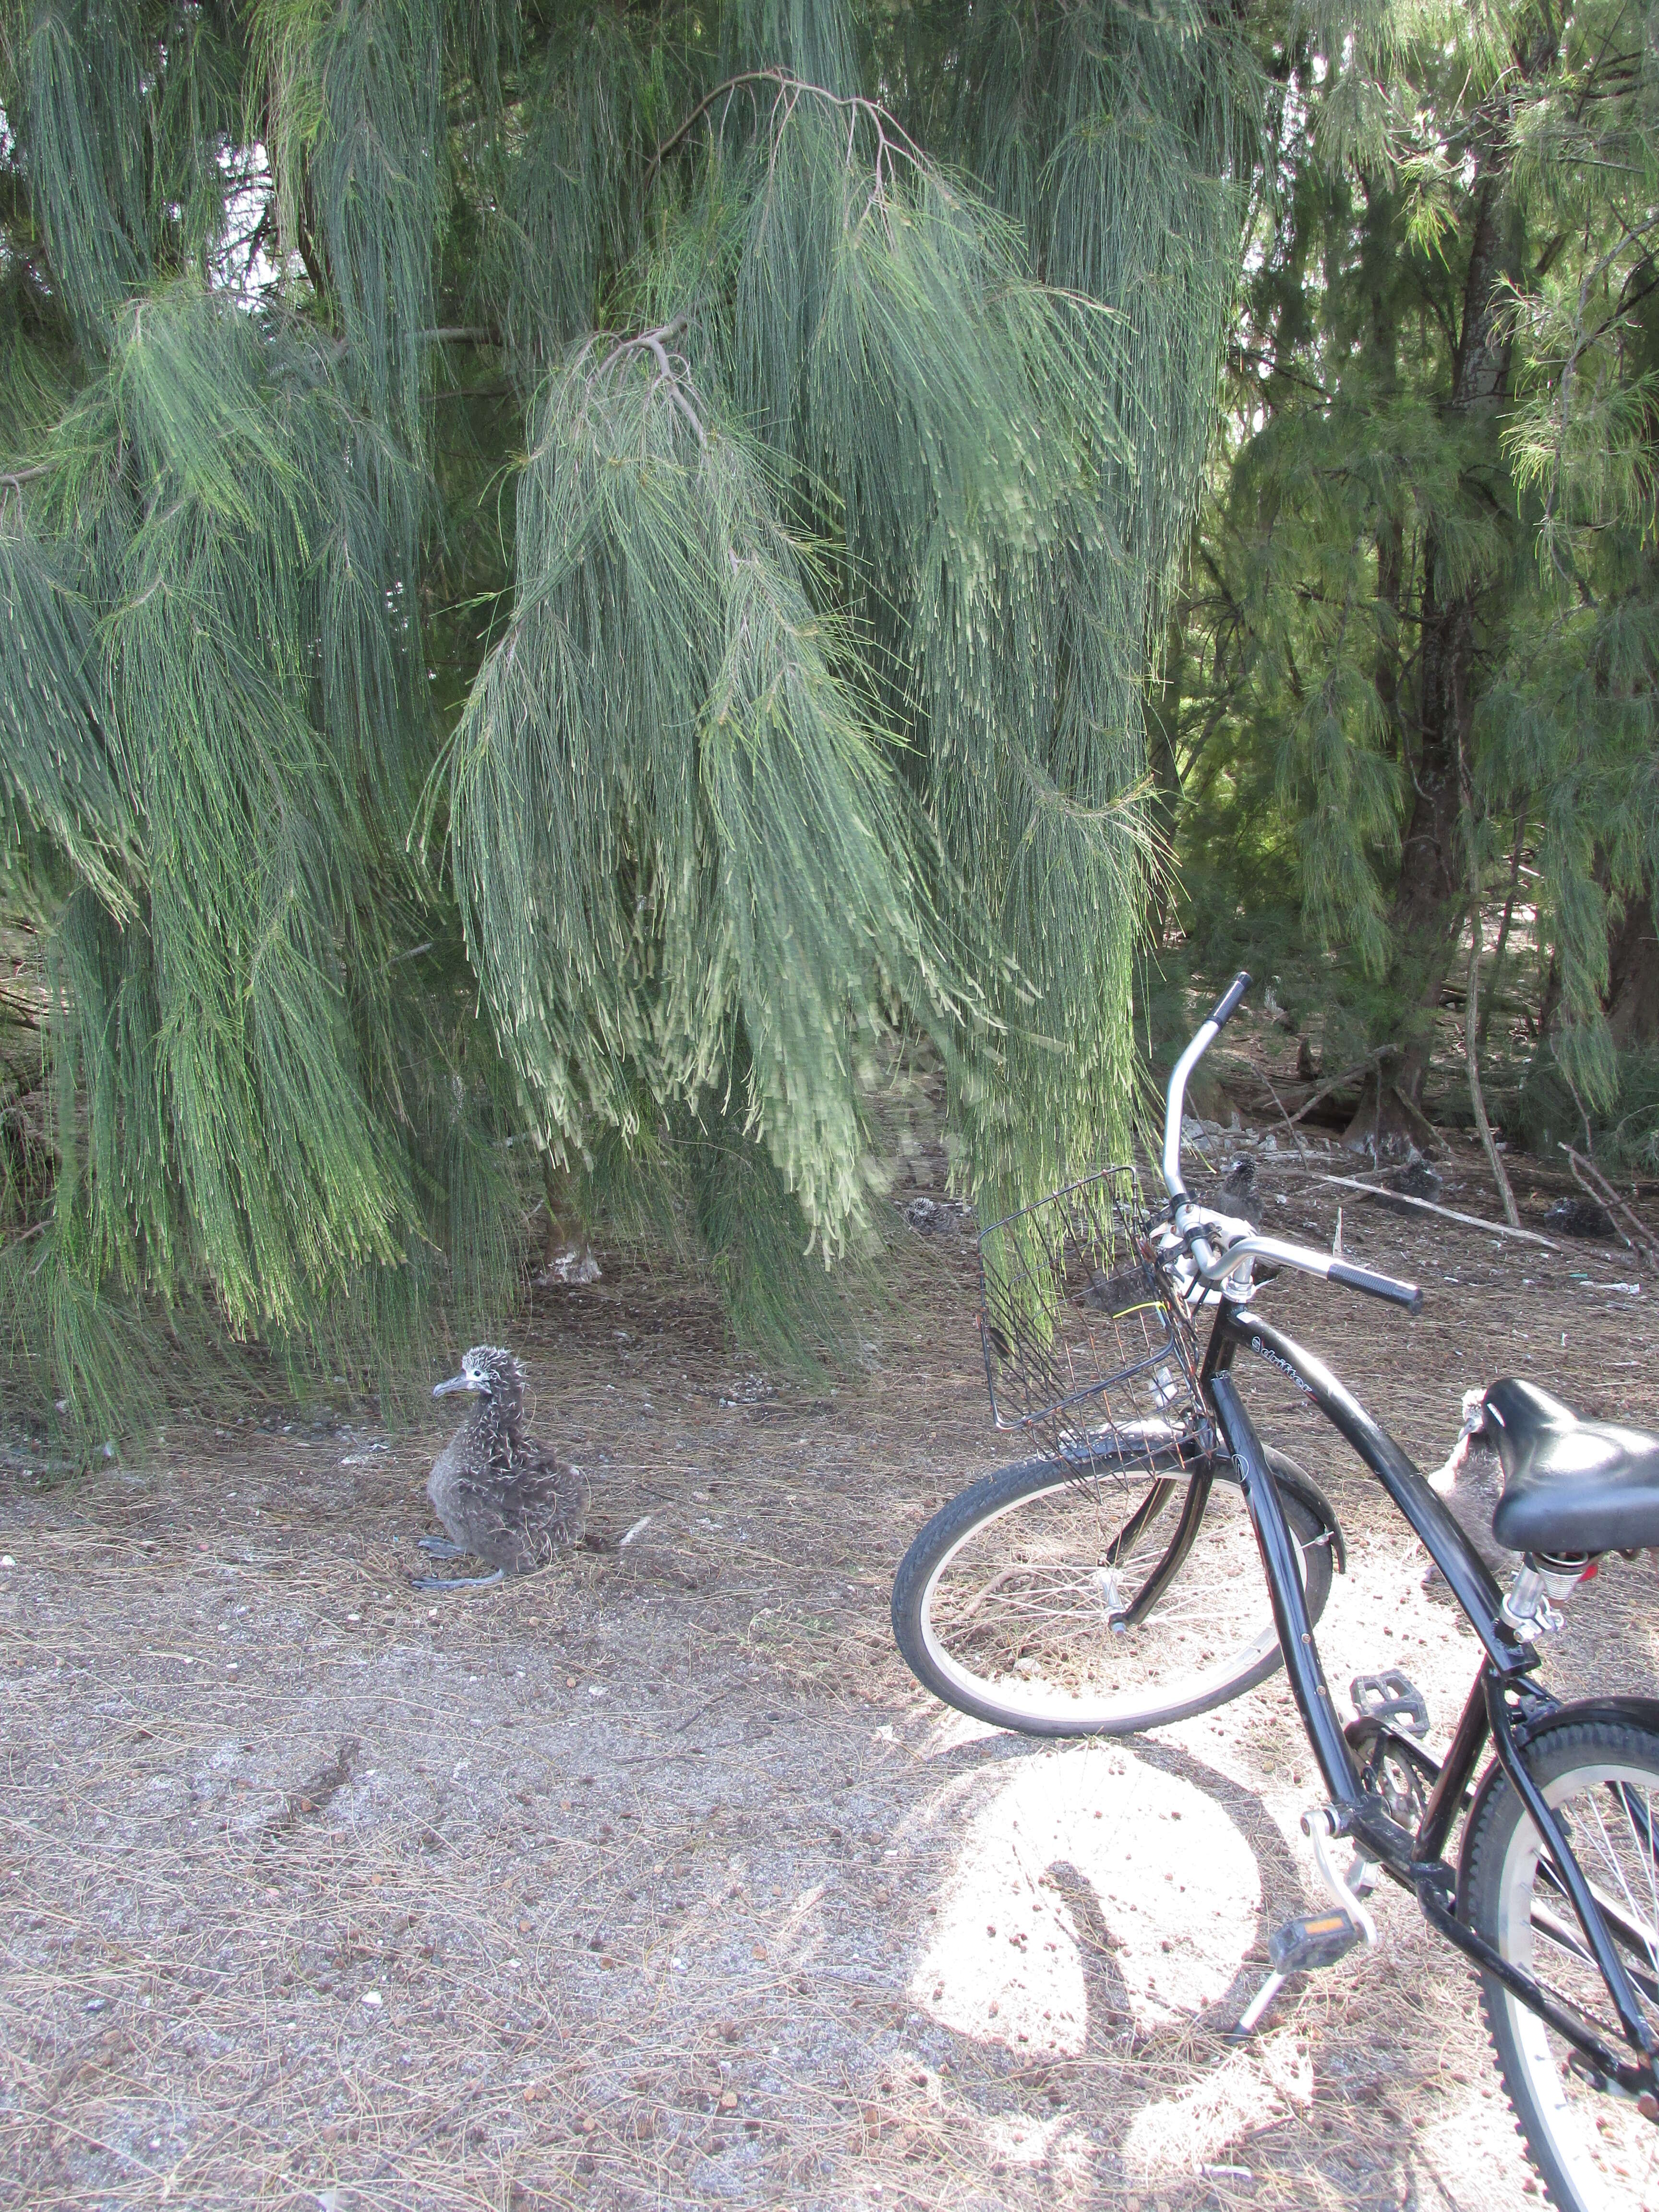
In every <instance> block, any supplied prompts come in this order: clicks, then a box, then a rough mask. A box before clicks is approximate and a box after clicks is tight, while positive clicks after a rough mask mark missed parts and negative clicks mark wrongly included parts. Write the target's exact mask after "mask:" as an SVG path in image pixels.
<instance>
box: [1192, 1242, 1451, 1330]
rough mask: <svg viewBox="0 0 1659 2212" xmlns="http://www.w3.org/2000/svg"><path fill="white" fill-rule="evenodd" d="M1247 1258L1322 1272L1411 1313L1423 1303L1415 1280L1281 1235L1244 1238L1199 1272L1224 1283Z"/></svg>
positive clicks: (1205, 1278) (1331, 1280) (1202, 1263)
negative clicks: (1382, 1272)
mask: <svg viewBox="0 0 1659 2212" xmlns="http://www.w3.org/2000/svg"><path fill="white" fill-rule="evenodd" d="M1246 1260H1268V1261H1273V1263H1274V1265H1276V1266H1278V1267H1295V1268H1297V1269H1298V1270H1299V1271H1300V1272H1301V1273H1303V1274H1304V1275H1319V1276H1322V1278H1323V1279H1324V1280H1325V1281H1326V1282H1328V1283H1340V1284H1341V1285H1343V1287H1344V1288H1345V1289H1346V1290H1350V1291H1364V1292H1365V1293H1366V1294H1367V1296H1368V1297H1373V1298H1386V1299H1387V1300H1388V1301H1389V1304H1390V1305H1396V1306H1404V1307H1405V1308H1406V1310H1407V1312H1408V1313H1416V1312H1417V1311H1418V1310H1419V1308H1420V1306H1421V1305H1422V1304H1423V1293H1422V1291H1420V1290H1419V1288H1418V1286H1417V1285H1416V1284H1415V1283H1402V1282H1401V1281H1399V1280H1398V1279H1397V1278H1395V1276H1393V1275H1379V1274H1376V1273H1375V1272H1374V1271H1373V1270H1372V1269H1371V1268H1370V1267H1355V1266H1354V1264H1353V1262H1352V1261H1351V1260H1340V1259H1338V1258H1337V1256H1336V1255H1335V1254H1334V1253H1332V1252H1316V1250H1315V1249H1314V1248H1313V1247H1312V1246H1311V1245H1310V1244H1287V1243H1285V1242H1284V1241H1283V1239H1281V1238H1279V1237H1239V1238H1237V1240H1236V1241H1235V1242H1234V1243H1231V1244H1229V1245H1228V1246H1227V1247H1226V1249H1225V1251H1222V1252H1218V1253H1217V1254H1215V1255H1214V1256H1213V1257H1212V1258H1211V1259H1209V1260H1208V1261H1200V1263H1199V1270H1198V1272H1199V1275H1200V1278H1201V1279H1202V1280H1203V1281H1205V1282H1206V1283H1222V1282H1225V1280H1226V1279H1227V1277H1228V1276H1229V1275H1231V1273H1232V1272H1233V1270H1234V1268H1235V1267H1238V1266H1240V1265H1241V1264H1242V1263H1243V1261H1246Z"/></svg>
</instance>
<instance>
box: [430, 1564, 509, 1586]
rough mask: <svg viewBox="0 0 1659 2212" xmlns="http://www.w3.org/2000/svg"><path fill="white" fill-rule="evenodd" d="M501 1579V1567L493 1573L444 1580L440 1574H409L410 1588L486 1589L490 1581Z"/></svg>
mask: <svg viewBox="0 0 1659 2212" xmlns="http://www.w3.org/2000/svg"><path fill="white" fill-rule="evenodd" d="M500 1581H501V1568H500V1567H497V1568H496V1570H495V1573H494V1574H493V1575H462V1576H461V1577H459V1580H457V1581H453V1582H446V1581H445V1579H444V1578H443V1577H442V1576H441V1575H411V1576H410V1578H409V1587H410V1589H489V1586H490V1584H491V1583H498V1582H500Z"/></svg>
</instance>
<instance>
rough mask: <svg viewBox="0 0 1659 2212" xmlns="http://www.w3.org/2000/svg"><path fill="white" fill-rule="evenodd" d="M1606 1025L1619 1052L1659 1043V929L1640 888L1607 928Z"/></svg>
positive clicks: (1651, 903) (1644, 893)
mask: <svg viewBox="0 0 1659 2212" xmlns="http://www.w3.org/2000/svg"><path fill="white" fill-rule="evenodd" d="M1607 1027H1608V1029H1609V1030H1611V1032H1612V1034H1613V1042H1614V1044H1616V1045H1617V1046H1618V1047H1619V1048H1620V1051H1621V1052H1624V1051H1628V1050H1630V1049H1631V1048H1632V1047H1636V1046H1640V1045H1651V1044H1655V1043H1659V932H1656V930H1655V928H1654V921H1653V902H1652V901H1651V899H1650V897H1649V896H1648V894H1647V891H1646V889H1645V888H1644V889H1643V890H1638V891H1633V892H1632V894H1631V896H1629V897H1628V898H1627V899H1626V902H1625V912H1624V918H1623V920H1622V921H1620V922H1619V923H1618V925H1617V926H1616V927H1614V928H1613V929H1610V930H1609V931H1608V933H1607Z"/></svg>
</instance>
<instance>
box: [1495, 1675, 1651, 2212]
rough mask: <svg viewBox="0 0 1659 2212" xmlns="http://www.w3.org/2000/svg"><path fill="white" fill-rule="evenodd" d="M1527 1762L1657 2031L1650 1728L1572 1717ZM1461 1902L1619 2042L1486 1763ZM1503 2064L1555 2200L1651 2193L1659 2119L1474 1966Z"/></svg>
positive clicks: (1506, 1787)
mask: <svg viewBox="0 0 1659 2212" xmlns="http://www.w3.org/2000/svg"><path fill="white" fill-rule="evenodd" d="M1524 1757H1525V1759H1526V1761H1527V1766H1528V1772H1529V1773H1530V1774H1531V1775H1532V1777H1533V1778H1534V1781H1536V1782H1537V1783H1538V1784H1539V1786H1540V1788H1541V1790H1543V1793H1544V1797H1545V1801H1546V1802H1547V1804H1548V1805H1549V1807H1550V1808H1551V1810H1552V1811H1553V1813H1554V1814H1556V1816H1557V1818H1558V1819H1559V1820H1560V1822H1561V1825H1562V1826H1563V1827H1564V1828H1565V1831H1566V1836H1567V1841H1568V1843H1569V1844H1570V1845H1571V1850H1572V1855H1573V1857H1575V1858H1576V1859H1577V1862H1578V1863H1579V1866H1580V1867H1581V1868H1582V1869H1583V1873H1584V1876H1585V1879H1586V1880H1587V1881H1589V1885H1590V1888H1591V1890H1592V1892H1593V1893H1594V1894H1595V1900H1596V1903H1597V1904H1598V1905H1600V1906H1601V1911H1602V1913H1603V1915H1604V1916H1605V1917H1606V1920H1607V1929H1608V1933H1609V1934H1610V1935H1611V1936H1612V1937H1613V1942H1614V1943H1615V1944H1616V1945H1617V1947H1618V1949H1619V1952H1620V1957H1621V1958H1622V1960H1623V1961H1624V1965H1625V1970H1626V1973H1627V1974H1628V1975H1629V1977H1630V1979H1631V1981H1632V1984H1633V1985H1634V1987H1635V1990H1636V1993H1637V1997H1638V2002H1640V2004H1641V2005H1642V2008H1643V2010H1644V2014H1645V2015H1646V2017H1647V2020H1648V2021H1649V2024H1650V2026H1651V2027H1654V2028H1655V2029H1656V2030H1659V1827H1656V1825H1655V1824H1656V1821H1659V1733H1656V1732H1655V1731H1654V1730H1653V1729H1650V1728H1648V1727H1645V1726H1644V1725H1643V1724H1642V1723H1639V1722H1637V1721H1632V1720H1630V1719H1627V1718H1626V1717H1624V1716H1622V1715H1620V1714H1618V1713H1611V1714H1607V1715H1606V1716H1603V1717H1597V1716H1596V1715H1595V1711H1594V1709H1592V1710H1591V1711H1590V1712H1589V1713H1588V1714H1585V1715H1582V1716H1575V1715H1573V1714H1571V1713H1565V1714H1563V1715H1562V1717H1561V1718H1560V1719H1559V1721H1558V1722H1556V1723H1554V1724H1553V1725H1552V1726H1550V1727H1548V1728H1547V1729H1543V1730H1542V1731H1541V1733H1540V1734H1539V1735H1536V1736H1534V1739H1533V1740H1532V1741H1531V1743H1530V1744H1529V1745H1528V1747H1527V1750H1526V1752H1525V1753H1524ZM1458 1891H1459V1897H1458V1910H1459V1912H1460V1914H1461V1915H1462V1918H1463V1919H1464V1920H1465V1921H1467V1922H1468V1925H1469V1926H1470V1927H1472V1928H1473V1929H1475V1931H1476V1932H1477V1934H1479V1935H1481V1936H1485V1937H1486V1940H1487V1942H1489V1943H1491V1944H1492V1945H1493V1946H1494V1947H1495V1948H1496V1949H1498V1951H1500V1952H1501V1953H1502V1954H1503V1955H1504V1958H1505V1959H1507V1960H1510V1963H1511V1964H1512V1965H1514V1966H1520V1967H1522V1969H1523V1970H1524V1971H1525V1972H1527V1973H1528V1974H1530V1975H1531V1976H1532V1977H1533V1978H1534V1980H1535V1981H1536V1982H1538V1983H1539V1984H1541V1987H1542V1988H1543V1989H1544V1990H1545V1991H1546V1993H1547V1995H1548V1996H1551V1997H1553V1998H1554V2000H1555V2001H1556V2002H1557V2003H1558V2004H1559V2005H1561V2006H1562V2007H1563V2008H1565V2009H1567V2010H1569V2011H1573V2012H1577V2013H1579V2014H1581V2015H1583V2017H1584V2018H1585V2019H1586V2020H1588V2021H1590V2022H1592V2023H1593V2024H1594V2025H1595V2027H1596V2029H1597V2030H1598V2032H1599V2033H1601V2036H1602V2038H1603V2039H1604V2040H1605V2041H1606V2042H1607V2044H1608V2045H1610V2046H1611V2047H1612V2048H1613V2050H1615V2051H1623V2050H1624V2049H1626V2044H1625V2040H1624V2036H1623V2033H1622V2031H1621V2030H1620V2025H1619V2020H1618V2016H1617V2015H1616V2014H1615V2013H1614V2011H1613V2003H1612V2000H1611V1999H1610V1998H1609V1997H1608V1996H1607V1988H1606V1985H1605V1984H1604V1983H1603V1982H1602V1979H1601V1974H1600V1973H1599V1972H1597V1970H1596V1966H1595V1961H1594V1960H1592V1959H1591V1958H1590V1957H1589V1954H1588V1952H1587V1950H1586V1948H1585V1944H1584V1940H1583V1930H1582V1929H1580V1927H1579V1925H1578V1920H1577V1915H1576V1914H1575V1913H1574V1911H1573V1909H1572V1906H1571V1904H1570V1903H1569V1901H1568V1899H1567V1896H1566V1893H1565V1890H1563V1889H1562V1888H1561V1887H1560V1885H1559V1881H1558V1880H1557V1879H1556V1877H1555V1875H1554V1873H1553V1868H1552V1866H1551V1863H1550V1861H1549V1859H1548V1857H1547V1856H1546V1854H1545V1853H1544V1850H1543V1846H1542V1844H1541V1840H1540V1838H1539V1834H1538V1831H1537V1829H1536V1828H1534V1826H1533V1825H1532V1822H1531V1820H1529V1819H1528V1816H1527V1813H1526V1809H1525V1808H1524V1807H1523V1806H1522V1802H1521V1800H1520V1798H1519V1797H1518V1796H1516V1791H1515V1790H1514V1787H1513V1786H1512V1784H1510V1782H1509V1781H1508V1779H1507V1778H1505V1777H1504V1775H1503V1774H1502V1773H1501V1772H1499V1771H1498V1770H1496V1769H1494V1770H1493V1771H1492V1774H1491V1775H1490V1776H1489V1778H1488V1779H1487V1780H1486V1782H1485V1783H1483V1784H1482V1785H1481V1789H1480V1795H1479V1796H1478V1797H1477V1798H1476V1800H1475V1803H1474V1810H1473V1811H1472V1812H1471V1813H1470V1814H1469V1825H1468V1830H1467V1831H1466V1832H1465V1835H1464V1838H1463V1850H1462V1863H1461V1865H1460V1867H1459V1869H1458ZM1481 1996H1482V1999H1483V2002H1484V2005H1485V2009H1486V2025H1487V2026H1488V2027H1489V2028H1490V2029H1491V2030H1492V2042H1493V2044H1494V2045H1495V2046H1496V2049H1497V2052H1498V2069H1499V2070H1500V2072H1501V2073H1502V2075H1503V2076H1504V2087H1505V2088H1506V2089H1507V2090H1508V2091H1509V2096H1510V2104H1511V2106H1513V2107H1514V2111H1515V2116H1516V2120H1517V2121H1518V2122H1519V2124H1520V2128H1521V2133H1522V2136H1523V2137H1524V2138H1525V2140H1526V2145H1527V2148H1528V2151H1529V2152H1530V2154H1531V2156H1532V2160H1533V2163H1534V2166H1536V2167H1537V2168H1538V2171H1539V2173H1540V2175H1541V2177H1542V2179H1543V2182H1544V2185H1545V2187H1546V2188H1547V2190H1548V2191H1549V2193H1550V2197H1551V2198H1552V2200H1553V2202H1554V2203H1556V2204H1557V2205H1558V2206H1559V2208H1560V2212H1589V2208H1590V2207H1592V2206H1595V2207H1607V2208H1609V2212H1610V2208H1613V2207H1614V2206H1617V2207H1620V2208H1621V2212H1623V2209H1624V2208H1628V2212H1636V2208H1637V2207H1638V2205H1639V2206H1643V2207H1644V2208H1645V2207H1650V2206H1652V2205H1655V2204H1659V2124H1655V2122H1654V2121H1652V2120H1650V2119H1648V2118H1644V2115H1643V2114H1642V2113H1641V2112H1639V2111H1638V2109H1637V2108H1636V2106H1634V2104H1632V2103H1631V2102H1630V2101H1629V2100H1626V2099H1625V2098H1622V2097H1615V2096H1613V2095H1611V2094H1609V2093H1607V2091H1606V2090H1603V2089H1599V2088H1597V2087H1595V2083H1594V2082H1593V2081H1589V2080H1588V2079H1587V2078H1586V2077H1585V2073H1584V2072H1583V2071H1582V2070H1580V2069H1578V2068H1577V2067H1575V2066H1573V2065H1572V2064H1571V2063H1569V2053H1568V2046H1567V2045H1566V2044H1565V2043H1564V2042H1563V2041H1562V2040H1561V2039H1560V2038H1559V2036H1558V2035H1556V2034H1555V2033H1553V2030H1552V2029H1550V2028H1548V2027H1546V2026H1545V2025H1544V2023H1543V2021H1541V2020H1540V2019H1539V2017H1538V2015H1536V2014H1535V2013H1532V2012H1528V2009H1527V2008H1526V2006H1525V2005H1523V2004H1522V2002H1520V2000H1519V1998H1517V1997H1514V1996H1510V1993H1509V1991H1508V1990H1506V1989H1504V1985H1503V1984H1502V1983H1501V1982H1499V1981H1498V1980H1496V1979H1495V1978H1493V1977H1492V1976H1491V1975H1482V1977H1481Z"/></svg>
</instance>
